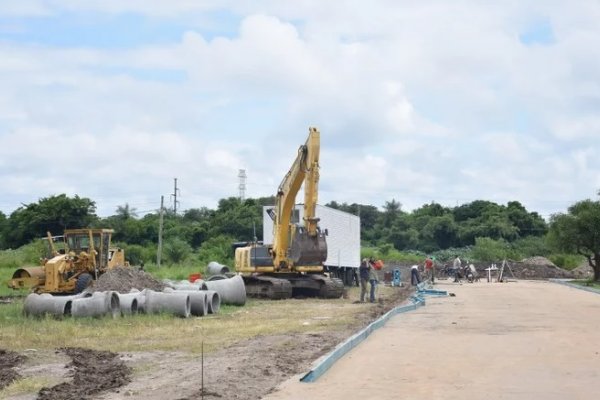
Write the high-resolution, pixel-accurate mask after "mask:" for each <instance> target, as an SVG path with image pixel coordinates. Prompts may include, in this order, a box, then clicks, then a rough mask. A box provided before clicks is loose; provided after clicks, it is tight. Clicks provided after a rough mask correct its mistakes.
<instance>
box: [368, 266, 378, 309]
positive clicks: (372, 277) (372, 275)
mask: <svg viewBox="0 0 600 400" xmlns="http://www.w3.org/2000/svg"><path fill="white" fill-rule="evenodd" d="M378 282H379V277H378V276H377V270H376V268H375V260H374V259H370V260H369V283H370V284H371V293H370V296H369V301H370V302H371V303H375V289H376V288H377V283H378Z"/></svg>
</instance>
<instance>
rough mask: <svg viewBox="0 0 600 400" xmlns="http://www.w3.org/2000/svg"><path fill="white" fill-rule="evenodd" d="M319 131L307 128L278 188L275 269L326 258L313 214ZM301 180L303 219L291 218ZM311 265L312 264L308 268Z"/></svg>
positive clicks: (316, 194)
mask: <svg viewBox="0 0 600 400" xmlns="http://www.w3.org/2000/svg"><path fill="white" fill-rule="evenodd" d="M320 139H321V135H320V133H319V131H318V130H317V129H316V128H310V129H309V133H308V139H307V140H306V143H305V144H304V145H302V146H300V148H299V149H298V155H297V157H296V160H295V161H294V163H293V164H292V167H291V168H290V170H289V171H288V173H287V174H286V175H285V177H284V178H283V180H282V181H281V184H280V185H279V188H278V190H277V203H276V207H275V221H274V227H273V233H274V237H273V250H272V252H273V264H274V267H275V269H276V270H279V269H284V270H285V269H290V268H292V267H293V266H294V265H297V266H299V265H320V264H321V263H322V262H323V261H324V260H325V259H326V258H327V245H326V242H325V236H324V235H322V233H321V232H320V230H319V228H318V222H319V219H318V218H316V216H315V209H316V205H317V200H318V183H319V151H320ZM302 184H304V221H303V222H304V223H303V224H302V225H301V226H297V225H295V224H293V223H292V222H291V217H292V212H293V210H294V205H295V202H296V196H297V194H298V192H299V191H300V188H301V187H302ZM311 269H313V268H311Z"/></svg>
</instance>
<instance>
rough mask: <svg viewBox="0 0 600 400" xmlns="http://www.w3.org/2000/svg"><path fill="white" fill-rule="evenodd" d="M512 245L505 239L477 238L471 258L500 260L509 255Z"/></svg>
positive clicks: (476, 259)
mask: <svg viewBox="0 0 600 400" xmlns="http://www.w3.org/2000/svg"><path fill="white" fill-rule="evenodd" d="M509 253H510V247H509V245H508V243H507V242H506V241H505V240H504V239H499V240H494V239H490V238H488V237H478V238H475V246H473V248H472V249H471V258H473V260H475V261H498V260H503V259H505V258H508V257H509Z"/></svg>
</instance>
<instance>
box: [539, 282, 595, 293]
mask: <svg viewBox="0 0 600 400" xmlns="http://www.w3.org/2000/svg"><path fill="white" fill-rule="evenodd" d="M549 281H550V282H553V283H558V284H559V285H565V286H569V287H572V288H573V289H579V290H585V291H586V292H591V293H596V294H600V289H595V288H590V287H585V286H581V285H577V284H575V283H571V282H569V281H566V280H563V279H549Z"/></svg>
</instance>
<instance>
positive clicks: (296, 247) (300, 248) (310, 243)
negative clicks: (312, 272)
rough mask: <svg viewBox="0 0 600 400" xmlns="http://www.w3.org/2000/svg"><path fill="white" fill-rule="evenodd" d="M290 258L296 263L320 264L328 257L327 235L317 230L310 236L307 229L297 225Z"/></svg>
mask: <svg viewBox="0 0 600 400" xmlns="http://www.w3.org/2000/svg"><path fill="white" fill-rule="evenodd" d="M290 259H291V260H292V261H294V264H295V265H319V264H323V262H324V261H325V260H326V259H327V242H326V241H325V235H324V234H323V233H321V232H320V231H317V235H315V236H310V235H309V234H308V232H307V231H306V229H304V228H303V227H301V226H296V231H295V233H294V235H293V239H292V243H291V246H290Z"/></svg>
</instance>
